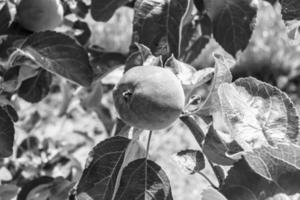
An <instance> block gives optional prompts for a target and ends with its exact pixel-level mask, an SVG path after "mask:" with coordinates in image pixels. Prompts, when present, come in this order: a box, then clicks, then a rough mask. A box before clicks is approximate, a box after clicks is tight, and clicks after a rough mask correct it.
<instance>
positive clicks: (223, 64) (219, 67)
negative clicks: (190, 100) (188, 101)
mask: <svg viewBox="0 0 300 200" xmlns="http://www.w3.org/2000/svg"><path fill="white" fill-rule="evenodd" d="M213 58H214V60H215V73H214V78H213V81H212V84H211V86H210V91H209V94H208V95H207V97H206V99H205V101H204V102H203V103H202V105H201V107H200V110H199V115H206V116H207V115H211V114H213V113H214V112H216V111H218V110H219V109H220V105H219V97H218V94H217V93H218V88H219V86H220V85H221V84H222V83H230V82H231V81H232V75H231V73H230V70H229V69H230V68H231V66H233V65H234V61H233V60H232V59H228V58H225V57H224V56H223V55H221V54H218V53H214V54H213Z"/></svg>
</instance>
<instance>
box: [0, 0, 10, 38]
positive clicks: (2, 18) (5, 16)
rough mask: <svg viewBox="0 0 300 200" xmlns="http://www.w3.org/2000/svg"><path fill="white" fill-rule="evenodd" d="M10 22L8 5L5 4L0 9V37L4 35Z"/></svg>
mask: <svg viewBox="0 0 300 200" xmlns="http://www.w3.org/2000/svg"><path fill="white" fill-rule="evenodd" d="M0 5H2V3H1V2H0ZM0 7H1V6H0ZM10 22H11V15H10V11H9V7H8V3H7V2H6V3H5V4H4V5H3V6H2V7H1V9H0V35H2V34H5V33H6V32H7V30H8V28H9V25H10Z"/></svg>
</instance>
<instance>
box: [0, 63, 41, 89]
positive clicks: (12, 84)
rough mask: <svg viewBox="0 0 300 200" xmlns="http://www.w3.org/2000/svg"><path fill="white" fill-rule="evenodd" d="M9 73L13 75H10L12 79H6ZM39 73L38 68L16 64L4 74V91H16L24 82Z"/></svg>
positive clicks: (2, 85)
mask: <svg viewBox="0 0 300 200" xmlns="http://www.w3.org/2000/svg"><path fill="white" fill-rule="evenodd" d="M8 74H10V75H13V76H12V77H9V78H11V79H9V80H6V79H7V78H8V77H7V76H8ZM37 74H38V70H37V69H35V68H33V67H31V66H28V65H22V66H16V67H13V68H10V69H9V70H8V71H7V72H6V73H5V74H4V80H5V81H4V82H3V83H1V87H2V89H3V90H4V91H6V92H9V93H14V92H15V91H17V90H18V88H19V87H20V86H21V84H22V82H23V81H25V80H27V79H30V78H32V77H34V76H36V75H37Z"/></svg>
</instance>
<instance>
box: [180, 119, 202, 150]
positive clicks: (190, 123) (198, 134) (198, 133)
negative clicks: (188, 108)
mask: <svg viewBox="0 0 300 200" xmlns="http://www.w3.org/2000/svg"><path fill="white" fill-rule="evenodd" d="M196 119H197V116H192V115H186V116H182V117H180V120H181V121H182V122H183V123H184V124H185V125H186V126H187V127H188V128H189V129H190V131H191V132H192V134H193V136H194V137H195V139H196V141H197V142H198V144H199V146H200V147H202V142H203V140H204V138H205V134H204V132H203V130H202V129H201V127H200V126H199V124H198V123H197V121H196Z"/></svg>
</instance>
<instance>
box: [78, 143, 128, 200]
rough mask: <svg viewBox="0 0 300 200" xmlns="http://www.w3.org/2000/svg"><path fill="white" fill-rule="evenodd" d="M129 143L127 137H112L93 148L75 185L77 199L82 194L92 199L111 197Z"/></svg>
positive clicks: (107, 199) (98, 199)
mask: <svg viewBox="0 0 300 200" xmlns="http://www.w3.org/2000/svg"><path fill="white" fill-rule="evenodd" d="M129 144H130V140H129V139H127V138H124V137H113V138H110V139H107V140H105V141H103V142H101V143H99V144H98V145H97V146H96V147H94V148H93V150H92V151H91V153H90V157H89V159H88V161H87V167H86V169H85V170H84V171H83V174H82V176H81V179H80V181H79V183H78V186H77V195H78V198H79V199H80V197H83V196H88V197H89V198H90V199H94V200H101V199H103V200H104V199H105V200H110V199H111V198H112V196H113V194H114V188H115V183H116V181H117V178H118V174H119V170H120V169H121V167H122V163H123V161H124V157H125V152H126V149H127V147H128V145H129Z"/></svg>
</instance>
